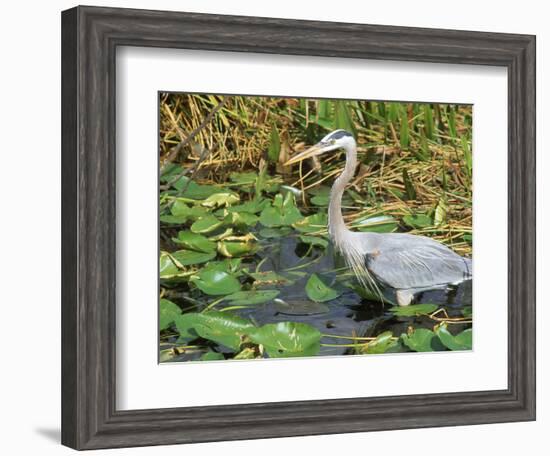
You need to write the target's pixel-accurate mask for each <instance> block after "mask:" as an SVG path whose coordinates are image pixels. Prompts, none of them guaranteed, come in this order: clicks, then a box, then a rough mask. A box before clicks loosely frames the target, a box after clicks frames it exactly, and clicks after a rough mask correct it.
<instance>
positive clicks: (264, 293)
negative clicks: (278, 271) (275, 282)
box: [225, 290, 280, 306]
mask: <svg viewBox="0 0 550 456" xmlns="http://www.w3.org/2000/svg"><path fill="white" fill-rule="evenodd" d="M279 293H280V291H278V290H247V291H237V292H236V293H233V294H230V295H229V296H226V297H225V300H227V301H231V304H232V305H234V306H250V305H254V304H262V303H264V302H269V301H272V300H273V298H275V297H277V296H278V295H279Z"/></svg>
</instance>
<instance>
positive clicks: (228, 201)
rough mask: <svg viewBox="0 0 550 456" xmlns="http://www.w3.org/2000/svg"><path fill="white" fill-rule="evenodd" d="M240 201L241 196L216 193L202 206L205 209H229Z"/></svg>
mask: <svg viewBox="0 0 550 456" xmlns="http://www.w3.org/2000/svg"><path fill="white" fill-rule="evenodd" d="M239 200H240V198H239V195H236V194H235V193H230V192H223V193H214V194H213V195H210V196H209V197H208V198H206V199H205V200H204V201H203V202H202V203H201V204H202V206H205V207H210V208H213V207H227V206H232V205H233V204H235V203H238V202H239Z"/></svg>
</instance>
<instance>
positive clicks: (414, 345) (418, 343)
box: [401, 328, 445, 352]
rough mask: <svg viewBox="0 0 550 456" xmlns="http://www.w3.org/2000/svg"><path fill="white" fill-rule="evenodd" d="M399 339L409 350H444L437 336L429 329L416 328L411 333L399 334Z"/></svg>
mask: <svg viewBox="0 0 550 456" xmlns="http://www.w3.org/2000/svg"><path fill="white" fill-rule="evenodd" d="M401 340H402V341H403V343H404V344H405V345H406V346H407V347H409V348H410V349H411V350H413V351H416V352H431V351H442V350H445V346H444V345H443V344H442V343H441V341H440V340H439V337H437V335H436V334H435V333H434V332H433V331H430V330H429V329H425V328H418V329H415V330H414V331H413V332H412V333H411V334H401Z"/></svg>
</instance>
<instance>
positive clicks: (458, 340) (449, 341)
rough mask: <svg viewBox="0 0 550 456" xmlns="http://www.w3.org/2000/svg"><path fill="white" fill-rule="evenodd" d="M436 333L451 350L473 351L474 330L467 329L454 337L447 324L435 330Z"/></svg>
mask: <svg viewBox="0 0 550 456" xmlns="http://www.w3.org/2000/svg"><path fill="white" fill-rule="evenodd" d="M435 333H436V334H437V336H438V337H439V339H440V340H441V342H442V343H443V345H445V347H447V348H448V349H449V350H471V349H472V330H471V329H466V330H465V331H462V332H461V333H459V334H457V335H456V336H453V335H452V334H451V333H450V332H449V330H448V329H447V325H446V324H444V323H443V324H441V325H439V326H438V327H437V328H436V329H435Z"/></svg>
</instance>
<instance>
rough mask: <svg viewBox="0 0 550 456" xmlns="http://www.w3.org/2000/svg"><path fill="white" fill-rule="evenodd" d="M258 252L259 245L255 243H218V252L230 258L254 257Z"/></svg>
mask: <svg viewBox="0 0 550 456" xmlns="http://www.w3.org/2000/svg"><path fill="white" fill-rule="evenodd" d="M257 250H258V244H257V243H255V242H235V241H220V242H218V252H219V253H220V254H221V255H223V256H225V257H228V258H233V257H242V256H246V255H254V253H256V251H257Z"/></svg>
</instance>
